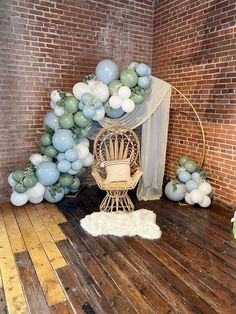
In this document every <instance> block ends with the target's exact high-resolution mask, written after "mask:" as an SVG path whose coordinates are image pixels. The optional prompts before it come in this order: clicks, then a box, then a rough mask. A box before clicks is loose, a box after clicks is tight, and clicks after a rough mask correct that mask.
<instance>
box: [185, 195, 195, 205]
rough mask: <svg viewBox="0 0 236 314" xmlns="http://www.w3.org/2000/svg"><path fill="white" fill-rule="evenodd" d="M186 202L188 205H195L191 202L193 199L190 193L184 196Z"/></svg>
mask: <svg viewBox="0 0 236 314" xmlns="http://www.w3.org/2000/svg"><path fill="white" fill-rule="evenodd" d="M184 200H185V202H186V203H187V204H189V205H193V202H192V201H191V198H190V193H188V192H187V193H185V196H184Z"/></svg>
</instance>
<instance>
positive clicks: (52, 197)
mask: <svg viewBox="0 0 236 314" xmlns="http://www.w3.org/2000/svg"><path fill="white" fill-rule="evenodd" d="M64 195H65V192H64V189H61V191H60V192H57V193H55V194H53V195H51V193H50V187H47V188H46V191H45V193H44V198H45V200H46V201H48V202H49V203H58V202H60V201H61V200H62V199H63V197H64Z"/></svg>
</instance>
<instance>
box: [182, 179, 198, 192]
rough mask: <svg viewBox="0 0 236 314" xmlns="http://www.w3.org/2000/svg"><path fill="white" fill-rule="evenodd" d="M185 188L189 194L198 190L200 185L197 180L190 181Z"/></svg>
mask: <svg viewBox="0 0 236 314" xmlns="http://www.w3.org/2000/svg"><path fill="white" fill-rule="evenodd" d="M185 188H186V190H187V192H192V191H193V190H195V189H198V184H197V182H196V181H195V180H189V181H188V182H186V183H185Z"/></svg>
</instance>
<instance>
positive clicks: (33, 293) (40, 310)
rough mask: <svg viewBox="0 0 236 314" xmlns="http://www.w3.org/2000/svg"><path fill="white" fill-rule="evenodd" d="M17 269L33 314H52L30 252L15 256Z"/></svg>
mask: <svg viewBox="0 0 236 314" xmlns="http://www.w3.org/2000/svg"><path fill="white" fill-rule="evenodd" d="M15 259H16V264H17V268H18V270H19V275H20V279H21V283H22V285H23V287H24V291H25V295H26V298H27V301H28V304H29V308H30V313H31V314H50V311H49V309H48V305H47V302H46V299H45V297H44V294H43V291H42V288H41V286H40V283H39V280H38V277H37V275H36V273H35V270H34V266H33V264H32V261H31V259H30V256H29V253H28V252H21V253H17V254H16V255H15Z"/></svg>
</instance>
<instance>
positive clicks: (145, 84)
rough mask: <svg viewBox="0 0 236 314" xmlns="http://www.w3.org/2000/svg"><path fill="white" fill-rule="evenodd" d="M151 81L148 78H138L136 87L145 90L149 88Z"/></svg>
mask: <svg viewBox="0 0 236 314" xmlns="http://www.w3.org/2000/svg"><path fill="white" fill-rule="evenodd" d="M150 83H151V80H150V77H149V76H140V77H139V78H138V86H139V87H141V88H143V89H147V88H148V87H149V86H150Z"/></svg>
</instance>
